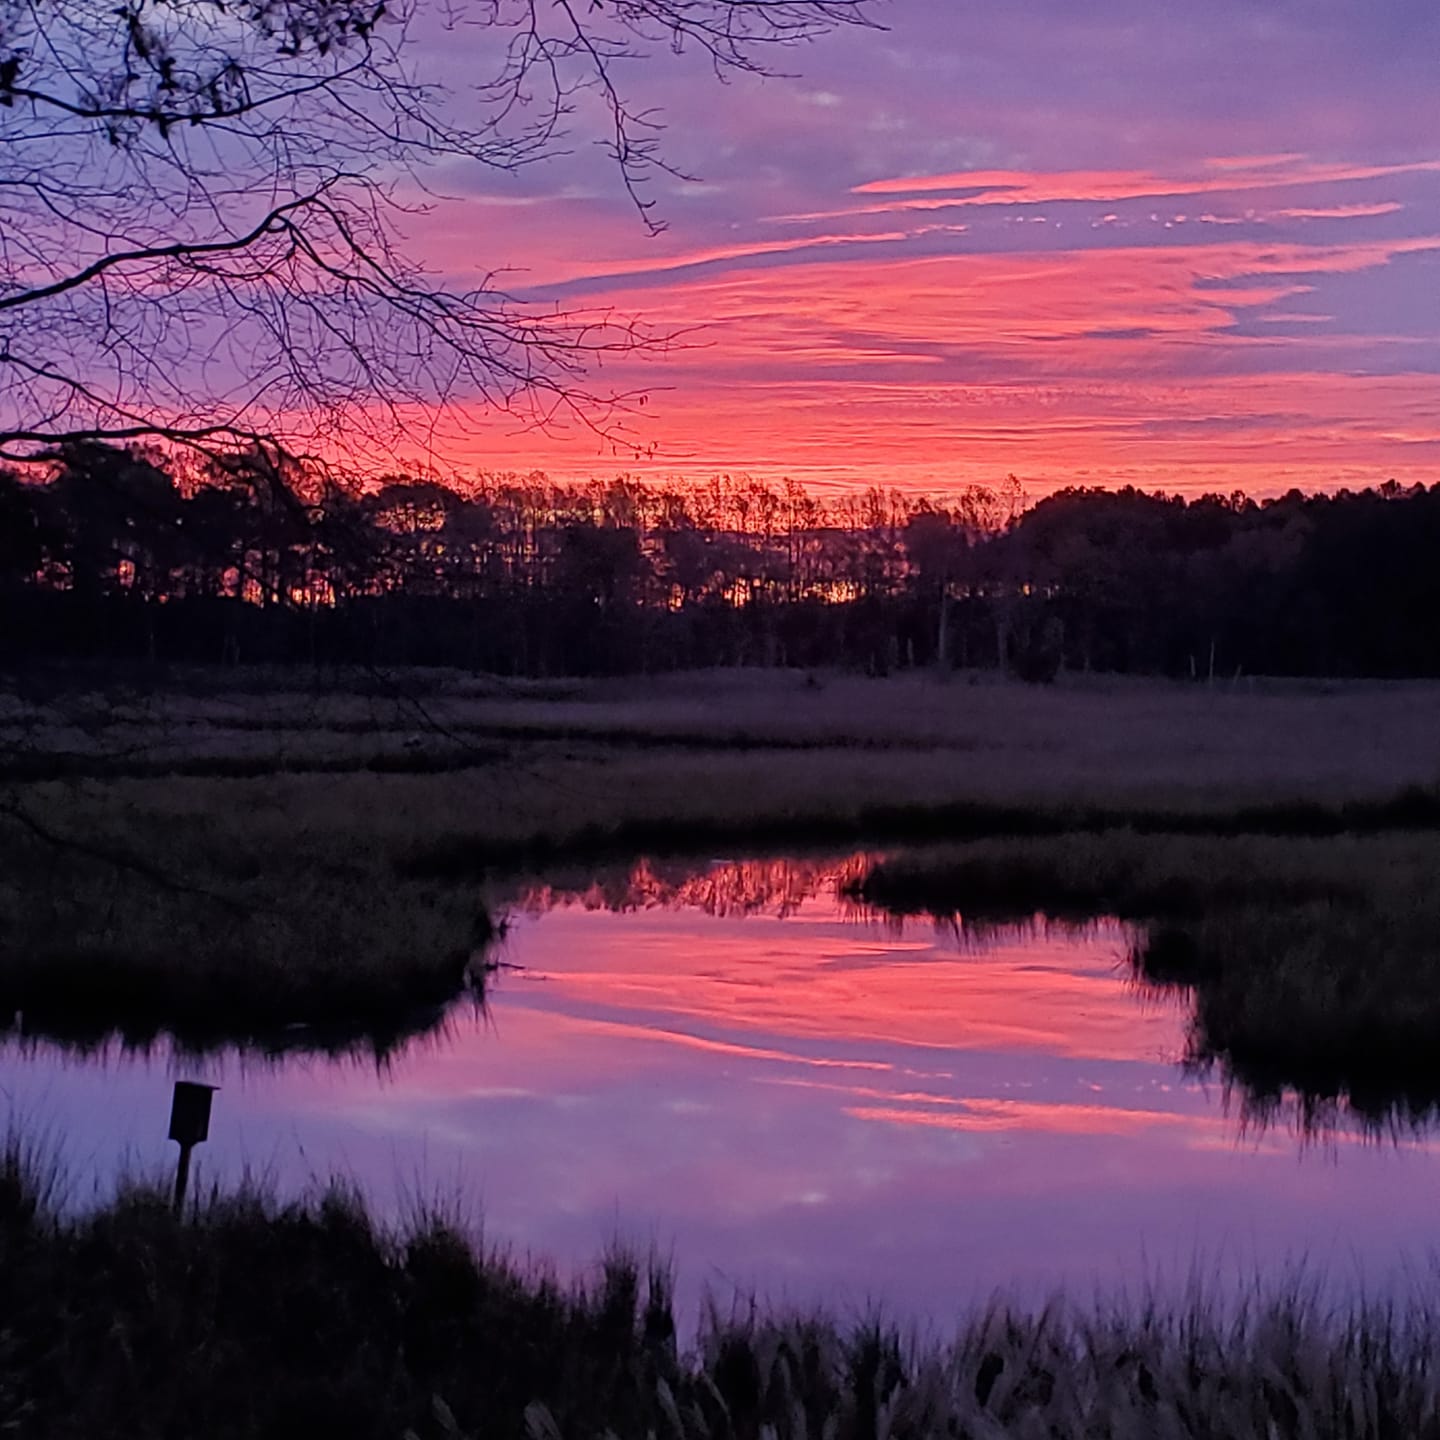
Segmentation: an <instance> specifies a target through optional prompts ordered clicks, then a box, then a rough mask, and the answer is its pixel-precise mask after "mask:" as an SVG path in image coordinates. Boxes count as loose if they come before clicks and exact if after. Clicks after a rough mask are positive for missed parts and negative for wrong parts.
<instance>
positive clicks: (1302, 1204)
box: [0, 857, 1440, 1325]
mask: <svg viewBox="0 0 1440 1440" xmlns="http://www.w3.org/2000/svg"><path fill="white" fill-rule="evenodd" d="M860 863H862V861H861V860H860V858H859V857H851V858H849V859H843V860H818V859H790V860H767V861H754V862H740V863H730V862H720V861H716V862H713V863H710V864H707V865H702V866H688V867H674V868H672V869H671V870H670V871H669V872H668V873H667V872H665V871H664V869H663V867H656V866H647V865H643V864H642V865H639V866H636V867H634V868H633V869H630V870H627V871H625V872H623V873H619V874H616V875H611V876H606V877H601V878H599V879H594V878H593V877H582V878H580V879H578V880H577V881H576V882H575V884H574V885H573V886H572V887H571V888H568V889H566V888H560V887H551V888H543V889H542V888H531V889H530V890H528V891H526V892H525V893H523V894H521V895H519V897H518V898H517V899H515V901H514V904H513V907H512V911H511V917H512V918H511V922H510V927H509V933H508V935H507V938H506V939H505V941H504V943H503V946H502V948H501V950H500V952H499V959H500V960H501V961H502V962H503V964H502V968H501V969H500V971H499V972H498V973H497V974H496V976H495V977H494V979H493V983H492V984H491V986H490V989H489V996H488V1000H487V1003H486V1005H485V1007H484V1008H483V1010H482V1009H480V1008H478V1007H476V1006H475V1005H473V1004H469V1003H461V1004H458V1005H457V1006H456V1007H455V1008H454V1009H453V1010H452V1011H451V1013H450V1014H449V1015H448V1017H447V1018H446V1020H445V1022H444V1024H443V1025H442V1026H441V1027H440V1028H439V1029H437V1030H436V1031H434V1032H433V1033H431V1034H429V1035H425V1036H422V1037H419V1038H417V1039H415V1040H413V1041H412V1042H410V1043H409V1044H408V1045H407V1046H405V1047H402V1048H401V1049H400V1050H399V1051H398V1052H396V1053H393V1054H391V1055H389V1056H387V1057H386V1058H385V1059H383V1060H381V1061H377V1060H375V1059H374V1058H373V1057H371V1058H369V1059H366V1058H363V1056H358V1055H351V1056H349V1057H344V1056H342V1057H338V1058H337V1057H333V1056H329V1057H327V1056H324V1055H319V1054H307V1053H305V1050H304V1047H303V1045H300V1044H292V1046H291V1048H290V1049H288V1050H287V1051H286V1052H285V1053H283V1054H274V1055H269V1056H266V1055H258V1054H254V1053H250V1054H243V1053H239V1052H236V1051H230V1052H228V1053H219V1054H212V1055H209V1056H206V1057H204V1058H203V1059H202V1058H197V1057H193V1056H187V1055H186V1054H184V1053H182V1052H180V1051H178V1050H177V1049H176V1048H174V1047H172V1046H170V1045H167V1044H166V1043H164V1042H163V1041H162V1042H159V1043H157V1044H155V1045H154V1046H152V1047H150V1048H149V1050H148V1052H144V1053H141V1052H136V1051H134V1050H127V1049H125V1048H123V1047H122V1046H121V1045H120V1044H119V1043H118V1042H112V1043H110V1044H109V1045H104V1046H100V1047H98V1048H91V1049H89V1050H77V1049H74V1048H67V1047H64V1046H61V1045H59V1044H57V1043H53V1042H50V1041H47V1040H45V1039H43V1038H36V1037H23V1036H22V1037H16V1036H14V1035H13V1034H12V1037H11V1038H10V1039H9V1040H8V1041H7V1042H6V1043H5V1045H4V1048H3V1050H0V1091H3V1095H4V1097H5V1098H6V1099H7V1100H8V1102H9V1105H10V1108H11V1110H12V1112H13V1113H14V1115H15V1116H16V1117H17V1118H18V1120H19V1122H20V1123H21V1124H22V1125H23V1126H24V1127H25V1128H26V1129H27V1130H29V1131H38V1132H41V1133H42V1134H44V1135H48V1137H49V1138H50V1139H51V1140H52V1141H53V1142H54V1143H55V1144H56V1145H57V1146H58V1148H59V1149H60V1150H61V1152H62V1154H63V1157H64V1160H65V1163H66V1166H67V1170H68V1173H69V1175H70V1176H71V1180H72V1186H73V1188H72V1193H73V1194H75V1195H76V1196H77V1197H78V1198H79V1200H80V1201H82V1202H83V1200H84V1199H85V1197H86V1195H87V1194H89V1193H91V1192H92V1190H99V1191H100V1192H101V1193H103V1192H104V1191H105V1190H106V1189H107V1188H108V1186H109V1185H110V1183H111V1181H112V1180H113V1176H114V1175H115V1173H116V1172H117V1170H120V1171H124V1170H129V1171H131V1172H140V1173H144V1174H153V1175H157V1176H159V1175H163V1174H166V1173H168V1169H169V1167H171V1166H173V1162H174V1147H173V1146H172V1145H168V1144H167V1142H166V1141H165V1128H166V1120H167V1118H168V1108H169V1099H170V1085H171V1081H172V1080H173V1079H175V1078H183V1077H191V1078H201V1079H206V1080H209V1081H211V1082H212V1083H215V1084H218V1085H220V1086H221V1090H220V1093H219V1094H218V1095H217V1096H216V1101H215V1111H214V1119H213V1122H212V1127H211V1139H210V1141H209V1142H208V1143H207V1144H206V1145H205V1146H203V1147H201V1149H200V1150H199V1151H197V1153H196V1173H197V1176H198V1178H199V1181H200V1183H201V1184H203V1183H205V1182H206V1181H207V1180H221V1181H227V1182H228V1181H230V1180H233V1179H235V1178H236V1177H238V1176H240V1175H242V1174H244V1173H246V1172H247V1171H248V1172H249V1173H252V1174H255V1173H258V1174H260V1175H262V1176H264V1177H266V1178H267V1179H268V1180H269V1181H271V1182H272V1183H274V1184H275V1185H277V1186H279V1187H280V1188H281V1189H282V1191H289V1190H294V1189H297V1188H302V1187H303V1186H304V1185H306V1184H308V1183H311V1182H313V1181H316V1180H317V1179H323V1178H327V1177H329V1176H331V1175H332V1174H335V1173H341V1174H344V1175H347V1176H350V1177H353V1178H354V1179H355V1180H356V1181H358V1182H359V1184H360V1185H361V1186H362V1188H363V1189H364V1190H365V1191H366V1192H367V1194H369V1195H370V1196H371V1197H372V1198H373V1199H374V1201H375V1203H376V1204H377V1206H378V1207H379V1208H381V1209H382V1210H387V1211H390V1212H392V1213H396V1212H398V1211H401V1210H403V1207H404V1206H405V1205H406V1204H407V1203H410V1202H413V1200H414V1199H415V1198H416V1197H417V1196H418V1197H420V1198H432V1197H436V1196H438V1197H440V1198H441V1199H442V1200H443V1201H447V1202H449V1203H453V1204H456V1205H458V1206H459V1207H460V1208H461V1209H462V1210H463V1211H465V1212H466V1213H467V1214H469V1215H470V1216H472V1217H474V1218H476V1219H478V1220H479V1221H480V1222H481V1223H482V1224H483V1231H484V1234H485V1237H486V1239H487V1240H489V1241H493V1242H495V1243H500V1244H504V1245H506V1246H508V1247H510V1248H511V1249H513V1250H514V1251H516V1252H518V1253H520V1254H526V1253H530V1254H533V1255H535V1256H537V1257H547V1258H548V1259H551V1260H553V1261H554V1262H555V1263H556V1264H557V1265H558V1266H559V1267H560V1268H561V1270H562V1271H569V1270H570V1269H572V1268H574V1267H580V1266H585V1265H588V1264H590V1263H593V1262H594V1261H595V1260H596V1259H597V1257H598V1256H599V1255H600V1254H601V1252H602V1251H603V1250H604V1249H605V1247H606V1246H607V1245H609V1244H611V1243H612V1242H614V1241H616V1240H617V1239H618V1240H620V1241H623V1242H625V1243H627V1244H631V1245H636V1246H639V1247H640V1248H641V1249H644V1250H648V1249H651V1248H655V1249H658V1250H659V1251H660V1252H661V1253H662V1254H663V1255H666V1256H669V1257H672V1258H673V1259H674V1261H675V1263H676V1266H677V1269H678V1272H679V1278H680V1282H681V1297H682V1301H683V1302H684V1303H686V1304H688V1305H690V1306H692V1307H693V1305H694V1303H695V1301H696V1298H697V1297H698V1295H699V1294H700V1293H701V1292H702V1291H703V1290H705V1289H707V1288H708V1289H709V1290H711V1291H713V1292H714V1293H715V1294H717V1295H718V1296H719V1297H720V1298H721V1299H722V1300H723V1301H725V1302H726V1303H728V1302H729V1300H730V1299H731V1298H732V1297H734V1296H735V1295H736V1294H740V1295H747V1294H750V1293H754V1294H756V1295H758V1296H760V1297H761V1298H764V1299H768V1300H772V1301H778V1302H782V1303H794V1304H796V1305H803V1306H812V1305H815V1304H823V1305H825V1306H828V1307H829V1308H831V1309H832V1310H834V1311H836V1312H837V1313H839V1314H840V1315H842V1316H847V1315H853V1314H855V1313H856V1312H859V1311H864V1310H866V1309H867V1308H868V1307H870V1306H871V1305H875V1304H879V1305H882V1306H883V1307H884V1308H885V1310H886V1311H887V1312H888V1313H890V1314H892V1315H896V1316H902V1317H909V1318H914V1319H917V1320H921V1321H925V1322H935V1323H939V1324H942V1325H943V1324H944V1323H945V1322H946V1320H947V1317H949V1316H952V1315H954V1314H955V1313H957V1312H958V1311H959V1310H960V1309H962V1308H968V1307H969V1306H970V1305H972V1304H973V1303H975V1302H976V1301H977V1300H983V1299H984V1298H986V1297H987V1296H988V1295H989V1294H990V1293H991V1292H992V1291H993V1290H995V1289H996V1288H1003V1289H1005V1290H1007V1291H1009V1292H1012V1293H1017V1294H1019V1295H1022V1296H1025V1297H1031V1298H1043V1297H1044V1296H1045V1295H1046V1294H1048V1293H1049V1292H1051V1291H1052V1290H1054V1289H1056V1288H1058V1287H1061V1286H1064V1287H1065V1288H1067V1289H1069V1290H1071V1291H1072V1292H1078V1293H1080V1294H1082V1295H1088V1294H1089V1293H1090V1292H1091V1291H1092V1290H1094V1289H1096V1288H1099V1289H1101V1290H1102V1291H1106V1292H1110V1291H1114V1290H1115V1289H1116V1288H1117V1287H1120V1286H1126V1287H1129V1288H1131V1289H1132V1290H1134V1289H1138V1288H1140V1287H1142V1286H1144V1285H1146V1284H1147V1283H1153V1284H1156V1285H1158V1286H1160V1287H1161V1288H1164V1287H1166V1286H1168V1285H1170V1284H1175V1285H1181V1284H1184V1283H1186V1281H1187V1280H1188V1278H1189V1277H1190V1276H1191V1275H1192V1274H1193V1273H1198V1274H1199V1275H1201V1276H1202V1277H1203V1278H1206V1279H1214V1278H1216V1277H1224V1276H1227V1275H1228V1276H1240V1277H1251V1276H1254V1275H1256V1274H1259V1275H1262V1276H1280V1275H1283V1274H1284V1273H1286V1272H1287V1271H1288V1270H1289V1269H1290V1268H1291V1267H1293V1266H1295V1265H1296V1264H1299V1263H1302V1262H1303V1263H1304V1264H1305V1265H1307V1266H1308V1267H1310V1268H1311V1269H1313V1270H1314V1271H1315V1272H1316V1273H1323V1274H1324V1275H1326V1276H1327V1277H1328V1278H1329V1279H1331V1280H1338V1281H1339V1282H1340V1283H1342V1284H1344V1285H1348V1286H1352V1287H1356V1288H1358V1287H1360V1286H1362V1285H1363V1287H1364V1288H1365V1289H1366V1290H1367V1291H1368V1292H1371V1293H1373V1292H1374V1291H1376V1290H1384V1289H1386V1288H1387V1287H1392V1286H1394V1285H1397V1284H1400V1283H1402V1282H1403V1281H1404V1280H1405V1279H1406V1278H1407V1276H1408V1275H1411V1274H1414V1273H1416V1272H1418V1271H1419V1270H1422V1269H1425V1268H1427V1267H1428V1266H1429V1264H1430V1256H1431V1248H1432V1246H1433V1245H1434V1237H1435V1232H1436V1221H1435V1197H1436V1193H1437V1184H1440V1146H1437V1143H1436V1142H1435V1141H1434V1140H1432V1139H1431V1138H1430V1136H1429V1134H1428V1132H1427V1131H1426V1130H1425V1129H1424V1128H1423V1127H1421V1126H1418V1125H1417V1126H1412V1127H1409V1128H1406V1129H1404V1130H1401V1131H1397V1132H1396V1133H1393V1134H1390V1135H1388V1136H1386V1137H1384V1138H1382V1139H1378V1140H1377V1138H1376V1136H1375V1134H1374V1132H1373V1129H1370V1130H1367V1129H1365V1128H1363V1127H1359V1126H1348V1125H1347V1124H1345V1123H1344V1117H1343V1114H1340V1115H1338V1116H1337V1117H1336V1123H1335V1124H1333V1125H1332V1126H1331V1127H1329V1128H1328V1129H1327V1130H1326V1131H1325V1132H1324V1133H1323V1134H1319V1135H1317V1134H1315V1133H1314V1132H1313V1131H1311V1130H1309V1129H1306V1128H1305V1127H1304V1126H1302V1125H1301V1124H1300V1122H1299V1120H1298V1118H1297V1112H1295V1111H1294V1110H1293V1107H1292V1109H1289V1110H1287V1108H1286V1107H1285V1106H1283V1105H1282V1106H1281V1107H1279V1109H1278V1110H1277V1109H1275V1108H1274V1107H1272V1108H1271V1109H1270V1110H1268V1111H1267V1114H1266V1119H1265V1123H1259V1122H1257V1121H1256V1119H1255V1118H1254V1116H1253V1115H1251V1114H1249V1113H1248V1112H1247V1109H1246V1107H1245V1105H1244V1104H1243V1101H1242V1097H1240V1096H1238V1095H1236V1094H1232V1093H1230V1091H1229V1090H1228V1089H1227V1086H1226V1084H1225V1083H1224V1080H1223V1077H1219V1076H1214V1075H1211V1076H1204V1075H1200V1074H1196V1073H1194V1071H1193V1070H1192V1069H1188V1068H1187V1067H1186V1066H1184V1065H1183V1064H1182V1063H1181V1062H1182V1060H1183V1058H1184V1055H1185V1053H1186V1042H1187V1033H1188V1027H1189V1025H1190V1023H1191V1014H1192V1005H1191V1002H1190V998H1189V995H1188V992H1186V991H1184V990H1181V989H1171V990H1160V989H1156V988H1153V987H1148V986H1145V985H1143V984H1140V983H1138V982H1137V980H1136V979H1135V972H1134V969H1133V967H1132V966H1131V965H1130V964H1129V962H1128V959H1127V957H1128V955H1129V953H1130V950H1131V947H1132V945H1133V944H1134V942H1135V939H1136V935H1135V933H1134V932H1133V931H1132V930H1131V929H1130V928H1129V927H1127V926H1125V925H1123V924H1121V923H1119V922H1118V921H1114V920H1106V919H1103V918H1102V919H1097V920H1095V921H1094V922H1092V923H1089V924H1087V925H1084V926H1079V927H1077V926H1073V925H1072V926H1061V925H1052V924H1047V923H1046V922H1045V921H1044V919H1043V918H1042V917H1037V918H1036V919H1035V920H1034V921H1033V922H1031V923H1029V924H1025V925H1021V926H1010V927H1000V928H995V929H992V930H988V931H985V932H982V933H980V934H978V935H976V934H966V933H964V932H962V931H960V930H958V929H956V928H955V927H953V926H948V925H939V924H935V923H933V922H928V921H927V922H921V921H908V922H906V923H905V924H904V925H903V926H901V925H899V924H898V923H897V922H895V921H893V920H889V919H887V918H885V917H883V916H876V915H874V914H873V913H869V912H865V911H863V910H860V909H858V908H857V907H856V906H854V905H853V904H850V903H848V902H846V901H845V900H844V899H842V898H841V888H842V882H843V881H844V880H845V878H846V877H847V876H848V875H851V874H853V873H854V871H855V867H856V866H857V865H859V864H860Z"/></svg>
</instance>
